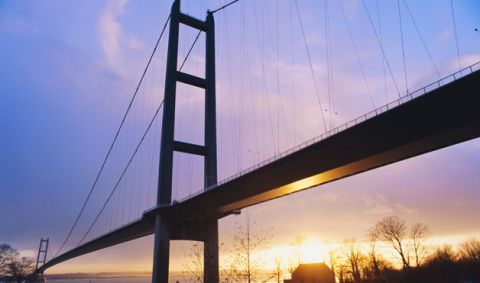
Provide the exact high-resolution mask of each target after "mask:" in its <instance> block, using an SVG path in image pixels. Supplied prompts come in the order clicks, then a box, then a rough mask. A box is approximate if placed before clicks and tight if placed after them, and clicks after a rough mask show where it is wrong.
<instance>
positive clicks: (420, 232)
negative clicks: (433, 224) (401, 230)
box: [410, 223, 429, 267]
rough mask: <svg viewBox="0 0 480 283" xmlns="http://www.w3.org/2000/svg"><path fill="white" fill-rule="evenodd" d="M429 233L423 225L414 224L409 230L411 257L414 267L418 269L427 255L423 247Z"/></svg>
mask: <svg viewBox="0 0 480 283" xmlns="http://www.w3.org/2000/svg"><path fill="white" fill-rule="evenodd" d="M428 233H429V231H428V227H427V225H425V224H422V223H417V224H414V225H413V226H412V227H411V229H410V238H411V241H412V249H413V255H414V258H415V265H416V266H417V267H419V266H420V265H421V264H422V261H423V260H424V259H425V256H426V255H427V248H426V246H425V238H426V237H427V235H428Z"/></svg>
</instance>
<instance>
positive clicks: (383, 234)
mask: <svg viewBox="0 0 480 283" xmlns="http://www.w3.org/2000/svg"><path fill="white" fill-rule="evenodd" d="M370 231H371V232H370V233H371V236H372V237H374V238H375V239H377V240H379V241H383V242H386V243H388V244H390V245H391V246H392V248H393V249H394V250H395V251H396V252H397V253H398V255H399V257H400V259H401V261H402V265H403V267H404V268H407V269H409V268H410V260H409V256H408V250H407V249H406V247H405V240H406V238H407V236H408V229H407V225H406V224H405V221H403V220H402V219H400V218H398V217H396V216H388V217H385V218H383V219H382V220H380V221H378V222H377V223H376V224H375V225H374V226H373V227H372V228H371V229H370Z"/></svg>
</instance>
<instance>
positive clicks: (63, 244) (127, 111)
mask: <svg viewBox="0 0 480 283" xmlns="http://www.w3.org/2000/svg"><path fill="white" fill-rule="evenodd" d="M169 21H170V15H169V16H168V17H167V20H166V21H165V24H164V25H163V28H162V31H161V33H160V36H159V37H158V39H157V42H156V43H155V47H154V48H153V51H152V53H151V55H150V58H149V59H148V62H147V65H146V66H145V69H144V70H143V73H142V76H141V77H140V80H139V81H138V83H137V87H136V88H135V91H134V93H133V96H132V98H131V99H130V102H129V104H128V107H127V110H126V111H125V114H124V115H123V118H122V120H121V122H120V125H119V127H118V129H117V132H116V133H115V136H114V138H113V141H112V143H111V144H110V147H109V149H108V152H107V154H106V156H105V158H104V159H103V162H102V165H101V166H100V170H99V171H98V173H97V175H96V177H95V181H94V182H93V185H92V187H91V188H90V191H89V192H88V195H87V198H86V199H85V201H84V202H83V205H82V208H81V209H80V212H79V213H78V215H77V217H76V218H75V221H74V222H73V225H72V227H71V228H70V231H69V232H68V234H67V237H66V238H65V240H64V241H63V243H62V245H61V246H60V248H59V249H58V251H57V252H56V253H55V256H54V257H56V256H57V255H58V254H59V253H60V251H61V250H62V249H63V248H64V246H65V244H66V243H67V242H68V240H69V239H70V236H71V235H72V233H73V231H74V230H75V227H76V226H77V224H78V221H79V220H80V217H81V216H82V214H83V212H84V211H85V207H86V206H87V203H88V201H89V200H90V197H91V196H92V193H93V191H94V189H95V187H96V185H97V183H98V180H99V179H100V176H101V175H102V172H103V169H104V168H105V165H106V163H107V160H108V158H109V157H110V154H111V153H112V150H113V147H114V145H115V143H116V141H117V138H118V136H119V134H120V131H121V129H122V127H123V125H124V123H125V120H126V118H127V115H128V113H129V112H130V109H131V108H132V105H133V102H134V100H135V98H136V97H137V94H138V91H139V89H140V86H141V84H142V82H143V79H144V78H145V75H146V73H147V71H148V68H149V66H150V63H151V62H152V60H153V56H154V55H155V52H156V51H157V48H158V45H159V44H160V40H161V39H162V37H163V34H164V33H165V30H166V27H167V24H168V22H169Z"/></svg>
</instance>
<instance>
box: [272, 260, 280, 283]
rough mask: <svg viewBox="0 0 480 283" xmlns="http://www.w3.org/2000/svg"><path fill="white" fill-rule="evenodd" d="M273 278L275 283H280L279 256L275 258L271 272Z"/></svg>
mask: <svg viewBox="0 0 480 283" xmlns="http://www.w3.org/2000/svg"><path fill="white" fill-rule="evenodd" d="M273 278H274V279H275V281H276V282H277V283H281V282H282V258H281V257H280V256H276V257H275V268H274V270H273Z"/></svg>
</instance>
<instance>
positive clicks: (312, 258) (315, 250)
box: [262, 238, 329, 269]
mask: <svg viewBox="0 0 480 283" xmlns="http://www.w3.org/2000/svg"><path fill="white" fill-rule="evenodd" d="M328 251H329V247H328V245H326V244H325V243H324V242H323V241H321V240H318V239H314V238H309V239H307V240H304V241H303V242H301V243H299V244H295V245H292V244H290V245H285V246H283V245H282V246H275V247H272V248H271V249H268V250H265V251H264V253H262V256H264V258H265V259H267V260H266V262H265V266H264V268H267V269H268V268H273V267H274V263H275V261H276V260H277V259H279V258H280V259H281V261H282V266H284V267H287V266H288V265H290V264H298V263H299V262H302V263H317V262H325V263H328V262H329V256H328Z"/></svg>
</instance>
